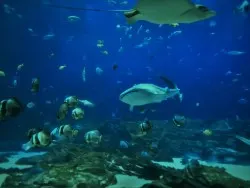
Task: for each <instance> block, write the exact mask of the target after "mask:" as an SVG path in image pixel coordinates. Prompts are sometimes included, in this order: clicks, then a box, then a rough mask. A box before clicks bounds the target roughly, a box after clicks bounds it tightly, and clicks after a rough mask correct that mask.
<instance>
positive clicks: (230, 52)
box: [224, 51, 246, 56]
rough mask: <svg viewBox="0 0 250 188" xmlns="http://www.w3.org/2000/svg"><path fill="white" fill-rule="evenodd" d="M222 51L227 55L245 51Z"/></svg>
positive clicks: (240, 53) (241, 53)
mask: <svg viewBox="0 0 250 188" xmlns="http://www.w3.org/2000/svg"><path fill="white" fill-rule="evenodd" d="M224 53H225V54H227V55H234V56H237V55H243V54H245V53H246V52H243V51H224Z"/></svg>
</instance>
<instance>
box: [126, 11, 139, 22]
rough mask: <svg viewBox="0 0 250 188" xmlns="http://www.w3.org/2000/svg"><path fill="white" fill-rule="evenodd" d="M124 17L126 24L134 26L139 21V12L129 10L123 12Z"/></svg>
mask: <svg viewBox="0 0 250 188" xmlns="http://www.w3.org/2000/svg"><path fill="white" fill-rule="evenodd" d="M124 16H125V17H126V20H127V22H128V24H134V23H135V22H136V21H138V20H139V19H138V16H140V12H139V11H138V10H130V11H126V12H124Z"/></svg>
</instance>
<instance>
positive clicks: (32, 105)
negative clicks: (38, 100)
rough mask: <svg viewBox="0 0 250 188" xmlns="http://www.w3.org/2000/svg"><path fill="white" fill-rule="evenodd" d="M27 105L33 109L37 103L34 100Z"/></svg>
mask: <svg viewBox="0 0 250 188" xmlns="http://www.w3.org/2000/svg"><path fill="white" fill-rule="evenodd" d="M26 106H27V108H29V109H31V108H34V107H35V106H36V105H35V103H33V102H29V103H28V104H27V105H26Z"/></svg>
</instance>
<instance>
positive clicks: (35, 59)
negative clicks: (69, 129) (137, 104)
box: [0, 0, 250, 140]
mask: <svg viewBox="0 0 250 188" xmlns="http://www.w3.org/2000/svg"><path fill="white" fill-rule="evenodd" d="M100 1H101V0H98V1H97V0H95V1H93V0H89V1H82V2H79V1H66V0H65V1H52V2H53V3H57V4H63V5H72V6H78V7H88V8H91V7H92V8H102V9H130V8H132V7H133V5H134V3H135V2H134V1H133V2H130V3H129V4H128V5H125V6H119V5H110V4H108V3H107V2H106V1H103V2H101V3H100ZM240 2H241V1H236V0H234V1H233V3H232V2H230V3H229V2H228V0H220V1H219V2H218V1H209V0H201V1H200V3H201V4H204V5H206V6H208V7H209V8H211V9H214V10H216V12H217V15H216V17H214V18H212V19H209V20H205V21H202V22H198V23H194V24H189V25H180V26H179V27H176V28H173V27H170V26H167V25H166V26H163V27H161V28H159V27H158V25H154V24H150V23H146V22H138V23H136V24H134V25H132V27H133V28H132V30H131V31H130V32H129V34H132V35H133V36H132V38H131V39H129V38H128V35H125V32H124V30H122V29H121V30H118V29H117V28H116V25H117V24H120V25H122V26H129V25H127V23H126V21H125V19H124V17H123V15H122V14H116V13H106V12H82V11H72V10H65V9H55V8H49V7H47V6H44V5H42V3H41V1H36V3H34V1H31V0H22V1H17V0H16V1H14V0H1V4H0V6H1V9H0V70H4V71H5V73H6V77H0V86H1V87H0V99H1V100H2V99H6V98H8V97H11V96H15V97H18V98H19V99H20V100H21V101H22V102H23V103H24V104H25V105H26V104H27V103H28V102H30V101H33V102H34V103H36V107H35V108H34V109H26V110H25V112H24V113H22V114H21V115H20V117H18V118H16V119H12V120H10V121H8V122H1V123H0V126H1V131H0V138H1V139H2V140H6V139H10V138H11V139H20V138H23V137H25V135H24V133H25V131H27V129H29V128H31V127H38V126H43V124H44V122H46V121H50V122H51V123H52V125H57V124H58V122H57V121H56V118H55V114H56V111H57V109H58V107H59V105H60V103H61V102H62V101H63V100H64V97H65V96H66V95H77V96H79V98H81V99H88V100H90V101H93V102H94V103H95V104H96V107H95V108H94V109H90V108H85V113H86V116H85V119H84V121H83V123H91V122H101V121H103V120H105V119H109V118H111V114H112V112H116V116H117V117H120V118H122V119H125V120H127V119H136V120H141V119H143V118H144V115H143V114H140V113H139V112H138V110H137V111H136V110H135V112H134V113H131V112H129V111H128V106H127V105H126V104H123V103H121V102H120V101H119V100H118V97H119V94H120V93H121V92H122V91H123V90H125V89H127V88H128V87H131V86H132V85H133V84H136V83H142V82H144V83H145V82H152V83H154V84H157V85H159V86H162V87H165V85H164V83H163V82H162V81H161V80H160V79H159V75H166V76H168V77H169V78H171V79H172V80H173V81H174V82H176V83H177V85H178V87H179V88H180V89H181V91H182V92H183V93H184V100H183V102H182V103H180V102H178V101H177V100H168V101H165V102H163V103H161V104H157V105H152V108H153V109H156V112H154V113H149V114H148V116H149V118H151V119H169V118H171V117H172V116H173V114H175V113H181V114H184V115H185V116H187V117H190V118H203V119H225V118H235V116H236V115H238V116H239V117H240V118H242V119H244V118H245V119H248V118H249V115H250V106H249V104H248V103H247V104H244V105H243V104H239V103H238V100H239V99H240V98H241V97H244V98H246V99H247V100H250V94H249V91H245V90H244V89H243V87H247V88H248V87H250V74H249V71H250V64H249V63H250V55H249V52H250V50H249V41H250V26H249V23H250V19H249V15H242V14H234V13H233V9H234V8H235V7H236V6H237V5H238V4H239V3H240ZM3 3H6V4H8V5H10V6H11V7H14V8H15V11H16V13H18V14H21V15H23V18H22V19H19V18H18V17H17V15H16V13H13V14H6V13H4V11H3V8H2V5H3ZM69 3H70V4H69ZM70 15H76V16H79V17H81V21H79V22H76V23H68V22H67V17H68V16H70ZM211 20H214V21H216V23H217V25H216V27H210V26H209V22H210V21H211ZM141 25H142V26H143V30H142V31H141V33H140V34H139V35H137V30H138V29H139V27H140V26H141ZM29 27H30V28H32V29H33V30H34V32H35V33H37V34H38V36H37V37H32V36H31V35H30V33H29V32H28V28H29ZM145 29H149V30H150V33H149V34H147V33H146V32H145ZM176 30H182V34H181V35H179V36H175V37H173V38H172V39H168V35H169V34H170V33H171V32H173V31H176ZM50 31H53V32H54V34H55V35H56V37H55V38H54V39H52V40H48V41H46V40H43V36H44V35H46V34H48V32H50ZM212 32H214V33H215V35H211V34H210V33H212ZM68 36H74V39H73V41H72V42H70V43H67V38H68ZM159 36H162V37H163V38H164V40H162V41H160V40H158V39H157V38H158V37H159ZM144 37H152V40H151V41H150V43H149V45H148V46H145V47H144V48H140V49H136V48H134V47H135V45H138V44H140V43H141V42H142V41H143V38H144ZM239 37H241V38H239ZM120 38H122V41H121V42H120ZM97 40H104V45H105V46H104V49H101V50H108V52H109V55H107V56H105V55H103V54H102V53H100V49H98V48H97V47H96V43H97ZM120 46H123V48H124V51H123V52H121V53H119V52H118V49H119V48H120ZM167 46H171V47H172V49H167ZM222 49H226V50H240V51H245V52H247V53H246V54H244V55H241V56H229V55H226V54H224V53H222V52H221V50H222ZM51 52H53V53H54V54H55V56H54V57H53V58H49V54H51ZM197 54H200V55H197ZM214 54H217V55H216V56H215V55H214ZM84 56H85V57H86V60H83V57H84ZM181 59H182V61H181V62H180V60H181ZM21 63H24V65H25V66H24V68H23V70H22V71H21V72H19V77H20V80H19V81H20V83H19V85H18V87H17V88H15V89H11V88H9V87H8V86H9V85H10V83H11V81H12V79H13V76H14V75H15V74H16V67H17V65H19V64H21ZM114 63H117V64H118V66H119V68H118V69H117V70H116V71H113V70H112V65H113V64H114ZM63 64H66V65H67V68H66V69H65V70H63V71H59V70H58V67H59V66H60V65H63ZM84 66H85V67H86V72H87V73H86V77H87V81H86V82H85V83H84V82H83V81H82V76H81V72H82V69H83V67H84ZM96 66H100V67H101V68H102V69H103V70H104V73H103V75H101V76H98V75H97V74H96V73H95V68H96ZM147 66H150V67H151V68H152V69H153V71H152V72H148V71H147V69H146V68H145V67H147ZM128 69H129V70H131V72H132V76H128V75H127V72H128ZM228 70H231V71H232V72H233V74H232V75H229V76H225V73H226V72H227V71H228ZM237 73H241V74H242V75H241V76H236V75H235V74H237ZM34 77H39V78H40V79H41V91H40V92H39V93H38V94H36V95H33V94H32V93H31V92H30V87H31V80H32V78H34ZM149 77H150V78H152V80H148V78H149ZM235 78H238V79H239V81H238V82H236V83H233V82H232V80H233V79H235ZM117 80H120V81H122V84H117V83H116V82H117ZM49 86H53V87H54V88H53V89H52V88H51V89H49ZM43 88H48V90H47V91H43ZM56 98H58V102H56V103H55V104H53V105H47V104H45V101H46V100H52V101H55V100H56ZM197 102H199V103H200V106H199V107H196V103H197ZM41 113H42V115H41ZM70 121H71V120H70V117H69V119H68V120H66V122H70ZM76 123H78V122H76ZM13 132H16V133H18V134H13Z"/></svg>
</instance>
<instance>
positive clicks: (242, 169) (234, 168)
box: [152, 158, 250, 181]
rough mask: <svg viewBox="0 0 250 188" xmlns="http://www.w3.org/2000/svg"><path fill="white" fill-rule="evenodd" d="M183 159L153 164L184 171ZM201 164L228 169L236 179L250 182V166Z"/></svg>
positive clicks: (204, 162)
mask: <svg viewBox="0 0 250 188" xmlns="http://www.w3.org/2000/svg"><path fill="white" fill-rule="evenodd" d="M181 160H182V159H181V158H173V161H174V162H157V161H152V162H153V163H157V164H159V165H162V166H165V167H172V168H176V169H183V168H185V165H183V164H181ZM199 162H200V164H202V165H204V166H213V167H222V168H225V169H226V172H227V173H229V174H231V175H232V176H234V177H236V178H240V179H243V180H248V181H250V166H242V165H234V164H221V163H214V162H206V161H199Z"/></svg>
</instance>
